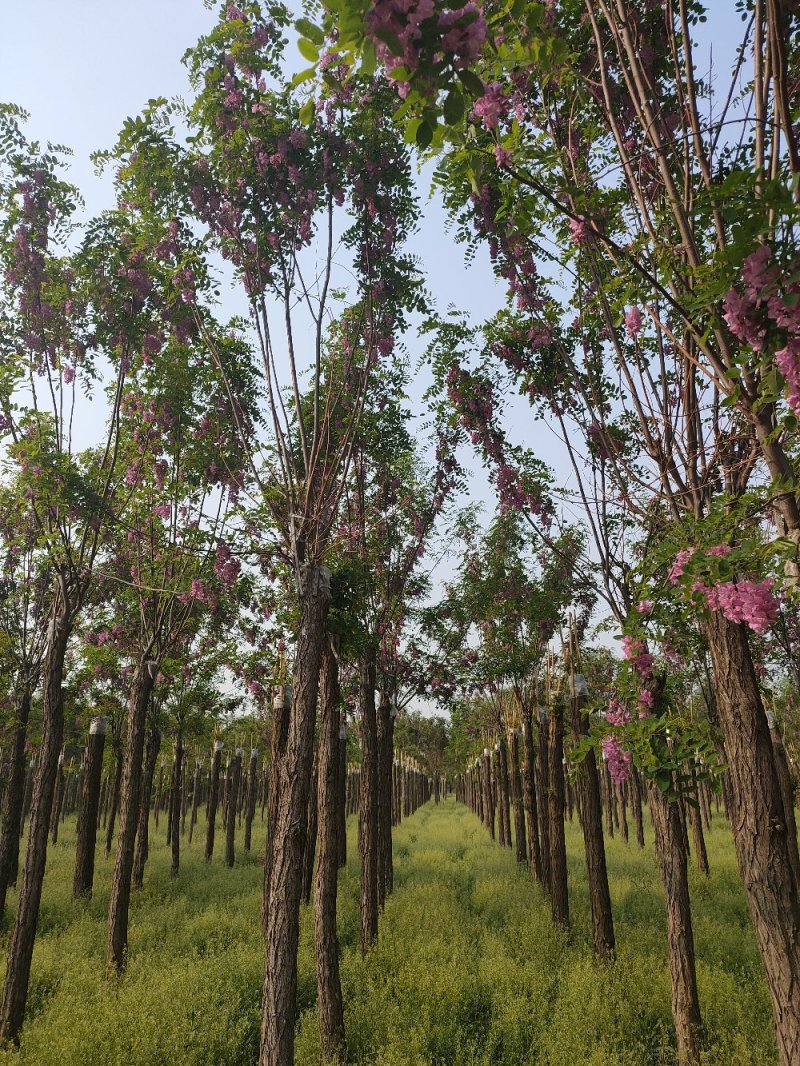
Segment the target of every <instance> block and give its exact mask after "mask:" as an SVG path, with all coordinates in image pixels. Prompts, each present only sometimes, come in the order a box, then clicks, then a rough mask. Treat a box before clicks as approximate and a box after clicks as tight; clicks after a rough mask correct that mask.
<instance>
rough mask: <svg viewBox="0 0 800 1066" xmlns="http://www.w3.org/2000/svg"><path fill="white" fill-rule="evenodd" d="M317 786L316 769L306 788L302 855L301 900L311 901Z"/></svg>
mask: <svg viewBox="0 0 800 1066" xmlns="http://www.w3.org/2000/svg"><path fill="white" fill-rule="evenodd" d="M317 786H318V776H317V772H316V770H312V772H311V788H310V789H309V790H308V833H307V835H306V850H305V853H304V855H303V888H302V898H303V902H304V903H307V904H310V903H311V891H312V889H313V887H314V859H315V857H316V854H317Z"/></svg>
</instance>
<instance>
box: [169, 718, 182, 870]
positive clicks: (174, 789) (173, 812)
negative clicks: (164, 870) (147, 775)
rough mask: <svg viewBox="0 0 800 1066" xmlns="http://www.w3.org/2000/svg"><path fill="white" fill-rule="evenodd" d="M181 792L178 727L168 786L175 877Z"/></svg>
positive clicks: (179, 859)
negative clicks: (170, 780) (170, 778)
mask: <svg viewBox="0 0 800 1066" xmlns="http://www.w3.org/2000/svg"><path fill="white" fill-rule="evenodd" d="M182 794H183V730H182V729H181V728H180V726H179V727H178V732H177V735H176V737H175V760H174V762H173V764H172V783H171V787H170V808H169V818H170V845H171V849H172V863H171V865H170V870H169V872H170V876H171V877H177V876H178V872H179V870H180V867H181V801H182Z"/></svg>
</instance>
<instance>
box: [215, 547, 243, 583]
mask: <svg viewBox="0 0 800 1066" xmlns="http://www.w3.org/2000/svg"><path fill="white" fill-rule="evenodd" d="M241 568H242V564H241V563H240V562H239V560H238V559H236V558H234V556H233V555H232V554H231V550H230V548H229V547H228V545H227V544H220V545H219V546H218V547H217V555H216V559H215V560H214V572H215V573H216V575H217V577H218V578H220V580H221V581H223V582H224V583H225V584H226V585H232V584H233V583H234V582H235V581H236V578H237V577H238V576H239V571H240V570H241Z"/></svg>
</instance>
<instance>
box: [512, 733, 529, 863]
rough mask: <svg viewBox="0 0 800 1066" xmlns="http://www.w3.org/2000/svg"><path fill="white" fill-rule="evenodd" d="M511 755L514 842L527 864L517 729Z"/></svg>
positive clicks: (518, 852) (519, 857)
mask: <svg viewBox="0 0 800 1066" xmlns="http://www.w3.org/2000/svg"><path fill="white" fill-rule="evenodd" d="M510 755H511V766H510V775H511V797H512V800H513V803H514V844H515V850H516V856H517V862H518V863H522V864H525V863H527V861H528V841H527V838H526V835H525V807H524V804H523V796H522V774H521V773H520V765H519V733H518V732H517V730H516V729H515V730H513V731H512V733H511V751H510Z"/></svg>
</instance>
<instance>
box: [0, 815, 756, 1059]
mask: <svg viewBox="0 0 800 1066" xmlns="http://www.w3.org/2000/svg"><path fill="white" fill-rule="evenodd" d="M151 836H154V837H155V839H154V841H153V846H152V848H151V858H150V862H149V864H148V869H147V873H146V884H145V888H144V890H143V891H142V892H140V893H138V894H136V895H135V896H134V902H133V909H132V921H131V928H130V937H129V941H130V952H131V954H130V959H129V966H128V971H127V973H126V975H125V976H124V977H123V978H122V979H114V980H110V981H109V980H107V979H106V978H105V976H104V958H105V924H104V923H105V914H106V907H107V904H108V889H109V879H110V872H111V862H110V861H106V860H104V859H103V857H102V854H101V856H100V857H99V859H98V864H97V865H98V868H97V876H96V889H95V894H94V898H93V899H92V900H91V901H90V902H88V903H75V902H73V900H72V898H71V886H72V868H73V866H72V864H73V861H74V822H72V821H71V820H68V821H67V823H66V825H65V827H64V831H63V832H62V833H61V835H60V839H59V843H58V845H57V847H55V848H51V852H50V856H49V859H48V876H47V881H46V884H45V891H44V900H43V906H42V915H41V921H40V936H39V939H38V940H37V946H36V950H35V953H34V960H33V973H32V982H31V991H30V998H29V1013H28V1021H27V1023H26V1026H25V1029H24V1033H23V1040H22V1046H21V1049H20V1050H19V1051H17V1052H11V1051H7V1052H0V1066H22V1064H25V1066H28V1064H35V1066H84V1064H85V1066H123V1064H124V1066H158V1064H164V1066H177V1064H181V1066H183V1064H186V1066H247V1064H249V1063H253V1062H255V1060H256V1056H257V1048H258V1033H259V1015H260V1006H261V979H262V969H263V953H262V944H261V937H260V927H259V910H260V903H261V881H262V868H261V865H260V862H259V856H257V855H255V854H254V855H253V857H252V858H251V859H242V858H240V860H239V862H238V863H237V865H236V867H235V868H234V869H233V870H228V869H227V868H226V867H225V866H224V865H223V863H222V851H221V849H219V854H218V856H217V859H216V860H215V862H214V863H212V864H211V865H210V866H207V865H206V864H205V863H204V861H203V857H202V834H200V836H196V837H195V841H194V843H193V845H192V847H191V848H184V854H183V857H182V863H183V865H182V869H181V874H180V877H179V878H178V880H177V881H172V880H171V879H170V876H169V854H168V851H167V849H166V847H165V844H164V835H163V826H162V828H161V829H160V830H159V831H158V833H151ZM254 839H256V840H259V841H260V842H261V843H262V847H263V830H261V829H259V831H258V832H257V833H256V834H254ZM567 843H568V849H569V862H570V868H569V877H570V904H571V909H572V914H573V930H572V933H571V935H570V936H565V935H564V934H563V933H562V932H560V931H557V930H555V929H554V928H553V926H552V925H551V922H550V917H549V905H548V903H547V901H546V900H545V898H544V897H543V896H542V894H541V893H540V891H539V890H538V889H537V888H536V887H535V886H534V885H532V884H531V882H530V879H529V877H528V875H527V873H526V872H524V871H520V870H518V869H517V868H516V864H515V862H514V859H513V856H512V854H511V853H510V852H509V851H506V850H502V849H500V848H499V847H498V846H497V845H495V844H493V843H492V842H491V840H489V838H488V836H487V834H486V832H485V830H484V829H483V827H482V826H481V825H480V823H479V822H478V821H477V819H476V818H475V817H474V816H473V815H472V814H471V813H470V812H469V811H467V810H466V809H465V808H463V807H460V806H456V805H455V804H454V803H453V802H452V800H451V801H449V802H448V803H446V804H443V805H442V806H441V807H438V808H435V807H433V806H432V805H430V804H429V805H427V806H426V807H424V808H422V809H421V810H420V811H418V812H417V813H416V814H415V815H414V816H413V817H412V818H410V819H408V820H407V821H406V822H405V823H404V824H403V825H402V826H401V827H400V828H399V829H398V830H397V831H396V834H395V892H394V894H393V895H392V897H391V899H390V900H389V901H388V903H387V906H386V911H385V914H384V915H383V916H382V918H381V929H380V938H379V942H378V944H377V945H376V947H375V949H374V950H373V951H372V953H371V954H370V955H369V957H368V958H367V959H366V960H364V959H362V958H361V955H360V952H359V949H358V869H357V863H356V861H355V839H354V829H353V827H351V839H350V855H351V861H350V863H349V865H348V867H347V869H346V870H345V871H343V872H342V877H341V882H340V908H339V923H340V936H341V940H342V947H343V957H342V983H343V988H344V996H345V1009H346V1024H347V1031H348V1041H349V1048H350V1056H349V1060H350V1061H351V1062H352V1063H358V1064H367V1063H370V1064H377V1066H426V1064H430V1066H490V1064H491V1066H517V1064H519V1066H522V1064H529V1063H536V1064H541V1066H673V1064H674V1047H673V1040H672V1035H671V1017H670V1006H669V979H668V972H667V959H666V953H665V931H664V924H665V923H664V909H663V903H662V894H661V888H660V884H659V881H658V876H657V873H656V870H655V863H654V858H653V854H652V846H651V844H650V840H649V838H648V848H647V850H646V851H645V852H640V851H639V850H638V849H637V848H636V845H635V843H632V844H631V845H630V846H626V845H624V844H623V843H622V842H621V841H619V840H618V839H617V840H613V841H609V842H608V853H609V870H610V876H611V892H612V900H613V904H614V914H615V919H616V927H617V939H618V949H619V952H618V954H619V957H618V961H617V963H616V965H615V966H614V967H613V968H606V967H603V966H601V965H599V964H597V963H595V961H594V960H593V957H592V953H591V950H590V947H589V945H590V930H589V924H588V896H587V891H586V881H585V875H584V870H583V845H582V838H581V834H580V829H579V827H578V825H577V822H575V824H573V825H569V826H568V834H567ZM708 848H709V855H710V862H711V877H710V879H709V880H708V881H706V880H705V879H704V878H702V877H701V876H699V875H698V874H697V872H696V871H695V870H694V869H693V870H692V899H693V904H694V922H695V937H696V943H697V956H698V979H699V985H700V998H701V1006H702V1009H703V1012H704V1020H705V1025H706V1030H707V1031H706V1048H707V1051H706V1053H705V1055H704V1060H703V1061H704V1063H705V1066H762V1064H763V1066H767V1064H774V1063H775V1062H776V1061H777V1057H776V1053H775V1049H774V1041H773V1036H772V1024H771V1016H770V1009H769V1000H768V996H767V992H766V988H765V984H764V981H763V979H762V976H761V971H760V965H759V960H758V955H757V952H756V947H755V942H754V938H753V934H752V931H751V928H750V923H749V919H748V915H747V908H746V905H745V901H744V896H743V893H742V889H741V885H740V883H739V879H738V874H737V871H736V863H735V857H734V853H733V844H732V841H731V839H730V834H729V832H728V829H727V825H726V824H725V822H724V819H722V818H721V817H717V818H715V820H714V826H713V828H712V831H711V832H710V833H709V834H708ZM10 903H11V906H12V907H13V904H14V899H13V896H12V898H11V900H10ZM311 926H312V922H311V914H310V912H308V911H307V910H306V909H304V914H303V919H302V931H301V946H300V957H299V984H298V1001H299V1002H298V1007H299V1011H300V1018H299V1023H298V1037H297V1052H296V1061H297V1063H298V1064H301V1066H312V1064H313V1066H316V1063H317V1062H318V1035H317V1025H316V1015H315V1011H314V999H315V977H314V960H313V946H312V941H311ZM6 939H7V932H6V933H5V934H4V936H3V945H2V946H3V947H5V942H6Z"/></svg>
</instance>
